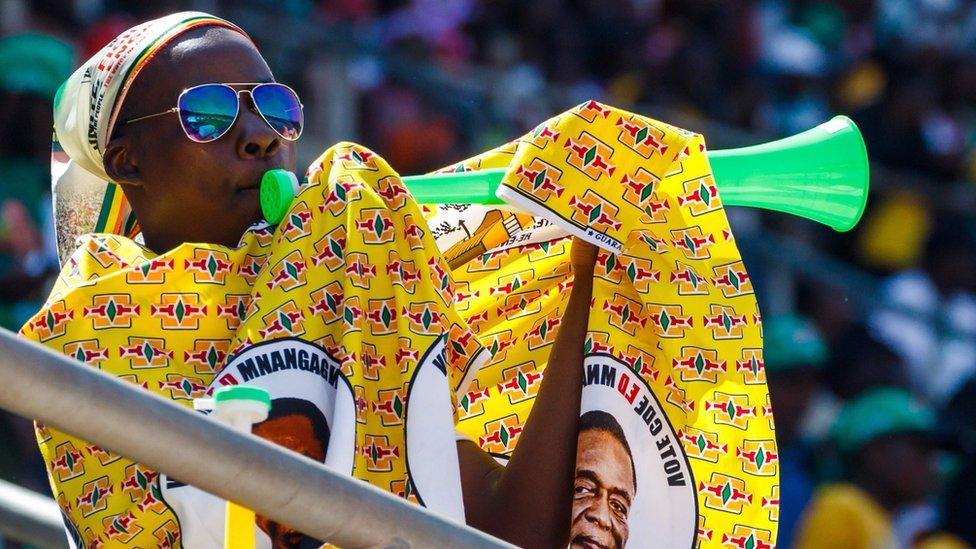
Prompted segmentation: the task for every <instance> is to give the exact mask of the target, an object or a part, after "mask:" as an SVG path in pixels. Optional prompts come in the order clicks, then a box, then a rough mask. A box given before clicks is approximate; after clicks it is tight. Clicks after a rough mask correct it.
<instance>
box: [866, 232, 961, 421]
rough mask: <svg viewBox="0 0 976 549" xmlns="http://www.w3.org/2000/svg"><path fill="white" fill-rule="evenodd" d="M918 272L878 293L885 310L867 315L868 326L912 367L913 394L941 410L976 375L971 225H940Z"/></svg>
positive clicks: (909, 272) (903, 276)
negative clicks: (868, 318)
mask: <svg viewBox="0 0 976 549" xmlns="http://www.w3.org/2000/svg"><path fill="white" fill-rule="evenodd" d="M921 267H923V268H921V269H912V270H907V271H903V272H900V273H897V274H895V275H893V276H892V277H890V278H888V279H887V280H885V282H884V284H883V285H882V287H881V302H882V303H883V304H884V305H883V306H882V307H880V308H879V309H878V310H876V311H875V312H874V313H873V314H872V315H871V317H870V323H871V324H870V325H871V329H872V332H873V333H874V334H876V335H877V337H878V338H879V339H881V340H883V341H885V342H886V343H887V344H888V345H890V346H891V348H892V349H894V350H895V351H896V352H897V353H898V354H899V355H900V356H901V357H902V358H903V359H904V361H905V362H906V364H908V365H909V366H910V368H909V372H908V373H909V376H910V378H911V382H912V385H913V386H914V388H915V389H916V390H917V391H919V393H920V394H922V395H924V396H925V397H926V398H928V399H930V400H931V401H932V402H935V403H939V404H942V403H945V402H946V401H947V400H948V399H949V398H950V397H951V396H952V395H953V393H954V392H955V391H956V389H957V388H958V387H959V386H960V385H961V384H962V383H963V382H964V381H966V379H968V378H970V377H971V376H973V375H974V373H976V238H974V228H973V226H972V223H971V222H967V221H965V220H963V219H952V218H949V219H945V218H944V219H942V220H940V223H939V225H938V227H937V228H936V230H935V231H934V232H933V234H932V235H931V237H930V238H929V241H928V246H927V248H926V251H925V256H924V263H923V264H922V265H921Z"/></svg>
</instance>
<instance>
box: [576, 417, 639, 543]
mask: <svg viewBox="0 0 976 549" xmlns="http://www.w3.org/2000/svg"><path fill="white" fill-rule="evenodd" d="M577 452H578V454H577V458H576V478H575V481H574V482H573V519H572V521H573V522H572V526H571V527H570V533H569V537H570V546H571V547H579V548H586V549H593V548H597V547H600V548H615V549H619V548H622V547H624V546H625V545H626V544H627V537H628V534H629V527H628V524H627V519H628V516H629V515H630V507H631V505H632V504H633V501H634V496H635V495H636V493H637V472H636V470H635V469H634V457H633V455H632V454H631V452H630V446H629V445H628V444H627V438H626V437H625V436H624V432H623V429H621V428H620V424H619V423H618V422H617V420H616V419H614V417H613V416H612V415H610V414H608V413H606V412H603V411H600V410H591V411H589V412H586V413H585V414H583V415H582V416H580V421H579V439H578V442H577Z"/></svg>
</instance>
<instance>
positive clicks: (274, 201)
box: [261, 168, 298, 225]
mask: <svg viewBox="0 0 976 549" xmlns="http://www.w3.org/2000/svg"><path fill="white" fill-rule="evenodd" d="M297 194H298V178H297V177H295V174H293V173H291V172H290V171H288V170H283V169H280V168H278V169H274V170H268V171H266V172H264V175H263V176H261V213H262V214H264V218H265V219H266V220H267V221H268V223H271V224H272V225H277V224H278V223H280V222H281V220H282V219H284V218H285V214H286V213H288V208H290V207H291V201H292V200H294V199H295V195H297Z"/></svg>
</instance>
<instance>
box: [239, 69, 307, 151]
mask: <svg viewBox="0 0 976 549" xmlns="http://www.w3.org/2000/svg"><path fill="white" fill-rule="evenodd" d="M251 96H252V97H253V98H254V105H255V106H256V107H257V108H258V111H259V112H260V113H261V115H262V116H264V119H265V120H266V121H267V122H268V125H270V126H271V127H272V128H273V129H274V131H276V132H278V135H280V136H281V137H283V138H285V139H287V140H289V141H294V140H296V139H298V137H299V136H300V135H302V125H303V123H304V115H303V114H302V103H301V101H299V100H298V96H297V95H295V92H294V91H292V90H291V88H289V87H288V86H285V85H283V84H277V83H271V84H261V85H258V86H255V87H254V89H253V90H251Z"/></svg>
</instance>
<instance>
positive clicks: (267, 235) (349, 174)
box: [21, 143, 483, 547]
mask: <svg viewBox="0 0 976 549" xmlns="http://www.w3.org/2000/svg"><path fill="white" fill-rule="evenodd" d="M307 180H308V181H307V183H306V184H305V185H304V186H303V187H302V189H301V191H300V194H299V196H298V197H297V198H296V200H295V201H294V202H293V204H292V208H291V211H290V212H289V213H288V214H287V215H286V217H285V218H284V220H283V221H282V222H281V223H280V224H279V225H278V226H277V227H267V226H258V227H255V228H252V229H251V230H250V231H249V232H248V233H247V234H246V235H245V237H244V238H243V239H242V242H241V245H240V246H239V247H238V248H235V249H230V248H226V247H222V246H217V245H191V244H184V245H182V246H179V247H177V248H175V249H174V250H172V251H170V252H168V253H166V254H162V255H158V256H157V255H155V254H153V253H151V252H150V251H148V250H146V249H145V248H143V247H141V246H139V245H138V244H136V243H134V242H133V241H131V240H129V239H126V238H124V237H121V236H115V235H90V236H87V237H85V239H84V240H83V244H82V246H81V247H80V248H78V250H77V251H76V252H75V253H74V254H73V255H72V256H71V258H70V259H69V260H68V262H67V263H66V264H65V267H64V270H63V272H62V273H61V275H60V277H59V280H58V283H57V286H56V288H55V290H54V292H53V294H52V296H51V298H50V299H49V301H48V303H47V305H46V306H45V307H44V309H43V310H41V311H40V312H39V313H38V314H37V315H35V316H34V317H33V318H32V319H31V320H30V321H29V322H28V323H27V324H26V325H25V326H24V327H23V329H22V332H21V333H22V335H23V336H24V337H27V338H29V339H32V340H35V341H38V342H40V343H43V344H45V345H47V346H48V347H51V348H52V349H56V350H58V351H60V352H63V353H65V354H66V355H68V356H72V357H74V358H76V359H78V360H79V361H80V362H84V363H85V364H87V365H89V366H92V367H96V368H99V369H101V370H103V371H105V372H108V373H111V374H112V375H114V376H116V377H120V378H122V379H125V380H127V381H130V382H132V383H134V384H136V385H138V386H140V387H142V388H143V389H145V390H148V391H151V392H154V393H157V394H160V395H163V396H165V397H167V398H170V399H173V400H175V401H177V402H179V403H180V404H185V405H187V406H189V405H191V403H192V400H193V399H194V398H200V397H204V396H205V395H206V392H207V389H208V386H209V385H210V383H211V382H212V381H213V380H214V379H215V377H216V376H218V375H219V374H220V372H221V369H222V368H223V367H224V365H226V364H227V363H228V362H229V361H231V360H232V359H233V357H234V356H235V355H236V354H238V353H241V352H243V351H244V350H246V349H247V348H249V347H251V346H252V345H255V344H258V343H261V342H265V341H268V340H273V339H286V338H301V339H303V340H305V341H307V342H311V343H313V344H315V345H317V346H318V347H320V348H321V349H324V350H325V352H326V353H327V354H328V355H329V356H331V357H332V358H334V359H335V361H337V362H338V363H339V364H340V365H341V369H342V375H343V377H344V378H345V379H346V380H348V382H349V384H350V385H351V386H352V388H353V390H354V394H355V404H356V413H355V416H356V425H355V427H354V429H355V445H356V446H355V448H356V449H355V458H354V466H353V476H355V477H357V478H361V479H363V480H366V481H368V482H370V483H372V484H374V485H375V486H378V487H380V488H382V489H384V490H388V491H391V492H393V493H395V494H398V495H400V496H402V497H404V498H407V499H411V500H413V501H418V498H417V497H416V493H415V492H416V491H415V489H414V487H413V486H412V484H411V478H410V476H409V474H408V464H407V461H406V450H405V418H404V415H405V410H406V407H407V405H408V402H406V400H407V394H408V390H409V387H408V385H409V382H410V380H411V379H412V375H413V372H414V369H415V368H416V367H417V363H418V360H420V357H422V356H424V352H425V351H426V350H427V349H429V348H432V346H433V345H435V344H436V343H437V342H438V341H440V340H441V339H442V338H446V340H447V344H446V352H445V353H444V356H443V357H442V358H443V360H442V363H443V367H444V370H445V373H446V375H447V379H448V381H449V383H450V387H451V388H452V389H453V390H457V389H459V388H461V387H462V385H464V384H465V383H466V380H468V379H469V377H470V374H473V372H474V371H475V370H476V369H477V367H478V361H479V360H481V359H480V358H479V355H481V354H482V351H483V349H482V348H481V346H480V345H479V344H478V341H477V338H475V337H474V336H473V334H472V333H471V332H469V330H468V328H467V325H466V323H465V322H464V320H462V319H461V318H460V317H459V316H458V314H457V313H456V312H455V310H454V295H455V291H454V289H453V286H452V284H451V280H450V275H449V268H448V266H447V265H446V264H445V263H443V260H442V259H441V257H440V254H439V253H438V251H437V248H436V245H435V243H434V241H433V239H432V238H431V236H430V232H429V230H428V229H427V228H426V227H425V225H424V219H423V215H422V213H421V211H420V209H419V208H418V206H417V205H416V203H415V202H413V200H411V199H409V197H408V195H406V194H405V193H404V191H403V187H402V183H400V180H399V178H398V177H397V176H396V174H395V173H394V172H393V171H392V170H391V169H390V167H389V166H388V165H387V164H386V163H385V161H383V160H382V159H380V158H379V157H378V156H376V155H374V154H373V153H372V152H371V151H369V150H368V149H365V148H363V147H360V146H357V145H353V144H350V143H341V144H338V145H336V146H335V147H333V148H331V149H329V150H328V151H326V153H325V154H323V156H322V157H320V158H319V159H318V160H316V162H315V163H313V164H312V167H311V168H310V169H309V172H308V174H307ZM281 367H288V365H287V364H285V365H282V366H281ZM277 368H278V366H275V369H276V370H277ZM323 368H324V367H323ZM451 401H452V402H456V399H455V398H454V395H453V394H452V395H451ZM444 412H445V413H448V414H449V413H450V410H449V409H446V408H445V410H444ZM37 436H38V442H39V444H40V448H41V453H42V455H43V458H44V461H45V464H46V466H47V468H48V473H49V476H50V480H51V484H52V488H53V490H54V493H55V494H56V499H57V501H58V504H59V506H60V507H61V510H62V511H63V512H64V513H65V515H66V516H67V517H69V518H70V520H71V522H72V523H73V524H74V525H75V527H76V528H77V530H78V534H79V535H80V537H81V538H82V540H83V543H84V545H85V546H87V547H97V546H132V547H178V546H180V545H181V544H180V536H179V534H180V525H179V521H178V520H177V518H176V516H175V515H174V513H173V512H172V510H171V509H170V508H169V507H168V506H167V504H166V503H165V502H164V501H163V500H162V499H161V491H160V487H159V475H158V474H157V473H156V472H155V471H152V470H150V469H149V468H147V467H145V466H143V465H141V464H138V463H135V462H133V461H131V460H129V459H126V458H124V457H122V456H119V455H117V454H115V453H113V452H111V451H110V450H108V449H104V448H100V447H98V446H96V445H93V444H90V443H88V442H86V441H83V440H80V439H78V438H77V437H73V436H71V435H68V434H66V433H63V432H60V431H58V430H56V429H54V428H49V427H46V426H44V425H38V426H37ZM450 443H451V444H453V437H451V439H450Z"/></svg>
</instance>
